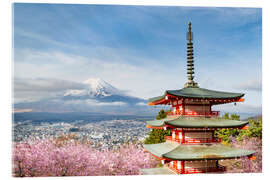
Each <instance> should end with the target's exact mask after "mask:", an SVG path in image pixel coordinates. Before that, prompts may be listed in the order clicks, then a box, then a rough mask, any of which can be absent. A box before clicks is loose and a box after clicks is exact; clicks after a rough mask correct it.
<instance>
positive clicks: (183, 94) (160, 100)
mask: <svg viewBox="0 0 270 180" xmlns="http://www.w3.org/2000/svg"><path fill="white" fill-rule="evenodd" d="M167 95H169V96H172V97H177V98H196V99H208V100H211V99H215V100H231V102H242V101H243V100H244V99H242V97H243V96H244V95H245V94H243V93H231V92H224V91H214V90H209V89H204V88H183V89H179V90H166V91H165V93H164V95H162V96H157V97H153V98H150V99H149V103H148V104H149V105H159V104H168V103H169V100H168V99H167V100H166V98H165V97H166V96H167ZM223 103H230V102H219V101H217V102H213V104H223Z"/></svg>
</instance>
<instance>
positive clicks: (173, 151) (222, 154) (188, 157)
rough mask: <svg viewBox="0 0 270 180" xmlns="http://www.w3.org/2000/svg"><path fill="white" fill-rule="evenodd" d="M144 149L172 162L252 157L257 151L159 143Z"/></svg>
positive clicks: (219, 146)
mask: <svg viewBox="0 0 270 180" xmlns="http://www.w3.org/2000/svg"><path fill="white" fill-rule="evenodd" d="M144 148H145V149H146V150H147V151H148V152H150V153H151V154H153V155H154V156H157V157H158V158H161V159H162V158H164V159H170V160H182V161H192V160H218V159H234V158H240V157H244V156H251V155H253V154H254V153H255V151H250V150H244V149H237V148H232V147H229V146H225V145H221V144H218V145H213V144H210V145H179V144H178V143H169V142H165V143H159V144H149V145H144Z"/></svg>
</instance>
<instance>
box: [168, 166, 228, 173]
mask: <svg viewBox="0 0 270 180" xmlns="http://www.w3.org/2000/svg"><path fill="white" fill-rule="evenodd" d="M169 168H170V169H171V170H173V171H174V172H175V173H177V174H195V173H213V172H224V171H226V167H225V166H221V165H218V166H217V167H203V168H185V169H181V170H180V169H177V168H175V167H171V166H169Z"/></svg>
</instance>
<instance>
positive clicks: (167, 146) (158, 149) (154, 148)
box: [143, 142, 179, 158]
mask: <svg viewBox="0 0 270 180" xmlns="http://www.w3.org/2000/svg"><path fill="white" fill-rule="evenodd" d="M177 146H179V144H178V143H170V142H164V143H159V144H144V145H143V147H144V148H145V150H146V151H148V152H150V153H151V154H153V155H154V156H157V157H159V158H163V154H166V153H168V152H170V151H172V150H174V149H175V148H177Z"/></svg>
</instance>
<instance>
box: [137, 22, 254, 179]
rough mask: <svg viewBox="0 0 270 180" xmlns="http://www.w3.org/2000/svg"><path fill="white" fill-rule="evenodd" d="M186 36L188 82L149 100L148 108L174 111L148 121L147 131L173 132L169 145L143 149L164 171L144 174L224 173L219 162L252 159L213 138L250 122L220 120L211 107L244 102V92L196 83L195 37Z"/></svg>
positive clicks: (159, 169)
mask: <svg viewBox="0 0 270 180" xmlns="http://www.w3.org/2000/svg"><path fill="white" fill-rule="evenodd" d="M188 25H189V27H188V33H187V40H188V42H187V74H188V82H187V83H185V85H184V88H182V89H179V90H167V91H165V93H164V94H163V95H162V96H158V97H154V98H150V99H149V105H170V106H172V111H171V112H169V113H167V118H165V119H162V120H153V121H147V126H146V127H147V128H153V129H164V130H170V131H171V136H167V137H166V142H164V143H159V144H146V145H144V148H145V150H146V151H148V152H149V153H151V154H152V155H153V156H154V157H156V158H158V159H159V160H161V162H162V164H164V166H163V167H161V168H152V169H142V170H141V173H142V174H191V173H211V172H224V171H225V167H224V166H221V165H220V164H219V160H223V159H235V158H240V157H243V156H248V157H250V158H251V157H252V158H254V157H253V154H254V153H255V152H254V151H249V150H243V149H237V148H233V147H230V146H226V145H223V144H221V140H220V139H218V138H215V137H214V131H215V130H217V129H224V128H226V129H234V128H238V129H245V128H246V125H247V124H248V122H244V121H239V120H228V119H223V118H221V117H219V112H218V111H212V106H214V105H218V104H225V103H236V102H243V101H244V99H243V98H242V97H243V96H244V94H242V93H231V92H222V91H213V90H209V89H204V88H200V87H199V86H198V83H196V82H194V80H193V79H194V60H193V42H192V41H193V34H192V32H191V23H190V22H189V24H188Z"/></svg>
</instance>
